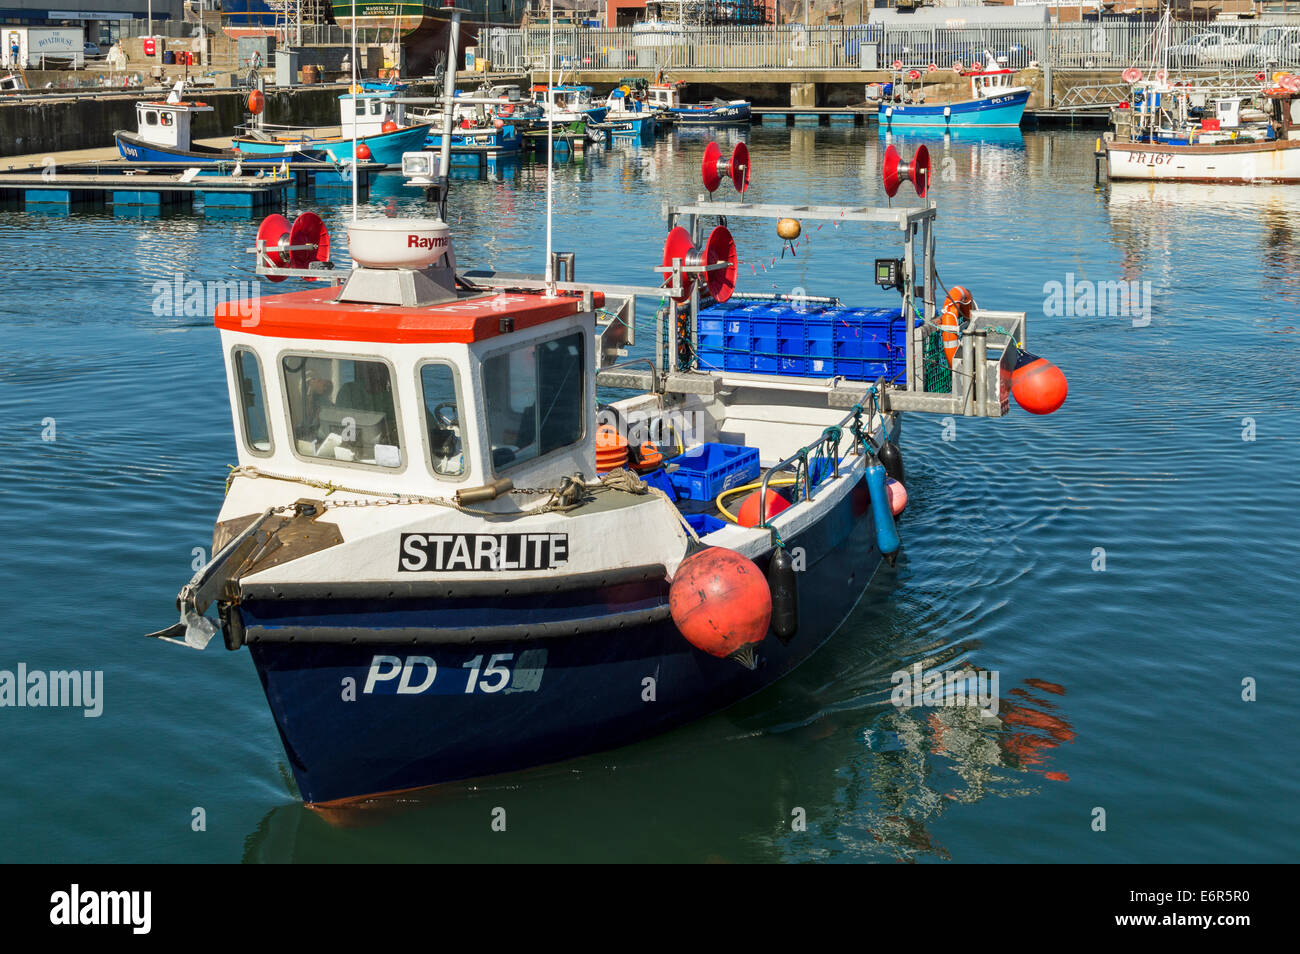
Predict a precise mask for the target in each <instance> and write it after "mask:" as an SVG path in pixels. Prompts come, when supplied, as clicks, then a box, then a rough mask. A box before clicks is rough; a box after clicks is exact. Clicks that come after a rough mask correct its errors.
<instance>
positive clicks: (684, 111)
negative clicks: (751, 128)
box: [646, 81, 751, 126]
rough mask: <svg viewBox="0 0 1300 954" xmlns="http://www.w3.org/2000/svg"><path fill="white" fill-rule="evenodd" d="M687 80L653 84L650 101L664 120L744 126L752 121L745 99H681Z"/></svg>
mask: <svg viewBox="0 0 1300 954" xmlns="http://www.w3.org/2000/svg"><path fill="white" fill-rule="evenodd" d="M684 85H685V84H684V83H681V82H675V83H674V82H668V81H660V82H658V83H651V84H650V88H649V90H648V98H647V101H646V102H647V104H648V105H649V107H650V109H652V110H654V111H655V112H656V113H657V114H658V115H659V116H660V118H662V119H663V120H664V121H665V122H670V123H675V124H677V125H681V126H744V125H748V124H749V120H750V109H751V104H750V102H749V100H746V99H715V100H713V102H711V103H692V104H686V103H683V102H682V87H683V86H684Z"/></svg>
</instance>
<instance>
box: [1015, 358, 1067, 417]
mask: <svg viewBox="0 0 1300 954" xmlns="http://www.w3.org/2000/svg"><path fill="white" fill-rule="evenodd" d="M1069 391H1070V386H1069V384H1068V383H1067V382H1066V380H1065V374H1064V373H1063V372H1062V371H1061V369H1060V368H1058V367H1057V366H1056V365H1054V364H1052V362H1050V361H1048V360H1047V359H1046V358H1040V357H1038V355H1036V354H1030V353H1029V352H1028V351H1022V352H1020V360H1019V361H1017V362H1016V366H1015V369H1014V370H1013V371H1012V372H1011V394H1012V396H1014V397H1015V399H1016V403H1017V404H1019V405H1020V406H1021V407H1023V408H1024V409H1025V410H1026V411H1028V412H1029V413H1030V414H1051V413H1052V412H1053V411H1055V410H1056V409H1057V408H1059V407H1060V406H1061V405H1062V404H1064V403H1065V396H1066V395H1067V394H1068V393H1069Z"/></svg>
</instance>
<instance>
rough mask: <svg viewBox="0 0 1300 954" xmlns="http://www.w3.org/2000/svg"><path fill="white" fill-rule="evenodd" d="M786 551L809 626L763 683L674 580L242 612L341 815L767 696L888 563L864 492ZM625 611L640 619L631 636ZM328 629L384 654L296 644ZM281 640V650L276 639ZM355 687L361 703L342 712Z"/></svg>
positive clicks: (281, 705)
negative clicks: (674, 606) (692, 630)
mask: <svg viewBox="0 0 1300 954" xmlns="http://www.w3.org/2000/svg"><path fill="white" fill-rule="evenodd" d="M786 543H787V546H788V547H789V548H790V549H791V552H792V553H796V552H797V550H796V548H798V547H802V548H803V551H804V553H805V554H806V555H807V560H808V567H807V569H806V570H804V571H803V572H801V573H798V574H796V578H797V585H798V592H799V629H798V632H797V633H796V634H795V635H794V637H793V638H792V639H791V641H790V642H789V644H782V643H781V641H780V640H778V639H777V638H776V637H775V636H774V635H772V634H771V633H769V634H768V636H767V638H766V639H765V640H764V641H763V642H762V644H761V645H760V646H759V647H758V656H759V660H760V661H759V666H758V668H757V669H756V670H753V671H750V670H746V669H744V668H743V667H741V666H740V665H738V664H737V663H736V662H734V661H732V660H725V659H716V658H714V657H712V656H709V655H707V654H705V653H703V652H701V651H699V650H697V649H695V648H693V647H692V646H691V645H690V644H688V643H687V642H686V640H685V639H683V637H682V636H681V635H680V633H678V631H677V629H676V628H675V627H674V625H673V623H672V621H671V619H670V618H668V616H667V599H668V586H667V584H666V583H665V582H664V581H663V580H662V578H656V577H654V576H653V575H649V576H647V577H646V578H644V579H641V580H639V581H634V582H627V583H620V584H616V585H613V586H608V587H590V586H589V587H588V588H586V589H580V590H571V591H568V592H561V593H534V594H531V595H528V594H521V595H519V596H509V595H507V594H504V593H500V592H497V593H493V594H491V595H489V596H479V597H470V596H462V597H458V598H442V599H433V598H430V599H385V600H383V601H372V602H365V601H360V600H347V599H329V600H316V601H293V600H285V599H274V600H261V601H251V602H250V601H247V600H246V601H245V602H243V603H242V604H241V605H240V607H239V610H238V612H239V613H240V619H241V621H242V623H243V625H244V627H245V630H246V632H247V634H248V635H247V639H248V642H249V648H250V651H251V653H252V657H253V661H254V663H255V664H256V666H257V671H258V675H259V676H260V678H261V681H262V686H263V688H264V689H265V691H266V696H267V699H268V701H269V703H270V706H271V711H272V713H273V715H274V717H275V721H276V725H277V727H278V728H279V730H280V735H281V739H282V740H283V742H284V747H285V751H286V753H287V754H288V757H289V763H290V765H291V766H292V769H293V772H294V776H295V778H296V779H297V782H298V787H299V789H300V791H301V794H302V798H303V800H304V801H306V802H309V803H325V802H336V801H346V800H349V799H352V798H357V797H362V796H366V795H371V794H378V793H385V792H394V791H401V790H407V789H412V788H418V787H423V786H428V785H433V784H437V783H439V782H446V781H451V780H454V779H464V778H475V777H479V776H486V775H494V774H498V773H502V772H510V771H515V770H518V769H523V768H527V767H530V766H535V765H541V764H546V763H550V762H556V761H560V760H563V759H568V758H573V757H576V756H580V755H584V754H588V753H592V752H598V751H602V750H606V749H611V748H615V747H617V746H621V745H626V744H628V743H631V742H635V741H638V740H640V739H644V738H647V737H649V736H652V735H655V734H658V733H660V732H664V731H667V730H669V729H672V728H674V727H677V726H680V725H683V724H685V723H687V722H690V721H692V720H694V719H697V718H699V717H701V716H704V715H707V714H709V713H712V712H716V711H718V710H720V709H723V708H725V707H726V706H728V705H730V704H732V703H734V702H736V701H738V700H740V699H742V698H744V697H746V696H748V695H750V694H752V693H754V692H757V691H759V690H760V689H763V688H764V687H766V686H768V685H770V684H771V683H773V682H774V681H776V680H777V679H779V678H780V677H781V676H783V675H785V674H786V673H788V672H789V671H790V670H792V669H793V668H794V667H795V666H797V665H798V664H799V663H801V662H802V661H803V660H804V659H805V658H807V657H808V656H809V655H811V654H812V653H813V652H814V651H815V650H816V649H817V648H818V647H819V646H821V645H822V643H824V642H825V641H826V639H827V638H829V636H830V635H831V634H832V633H833V632H834V631H835V630H836V629H837V628H838V627H839V625H840V624H841V623H842V622H843V621H844V619H845V618H846V617H847V616H848V614H849V612H850V611H851V610H852V609H853V607H854V606H855V605H856V603H857V601H858V599H859V598H860V596H861V594H862V592H863V590H864V589H865V588H866V586H867V584H868V583H869V582H870V580H871V578H872V576H873V575H874V573H875V571H876V568H877V567H878V566H879V564H880V561H881V554H880V551H879V549H878V548H877V546H876V533H875V529H874V525H873V523H872V518H871V508H870V505H869V501H868V497H867V492H866V483H865V481H863V480H861V479H859V481H858V483H857V485H856V486H855V487H854V488H853V489H852V490H851V491H850V492H848V493H847V494H845V495H844V496H843V497H842V498H840V499H839V500H838V501H837V502H836V503H834V504H833V505H832V506H831V507H830V508H829V509H828V511H827V512H826V514H825V515H824V516H823V517H822V519H821V520H819V521H818V522H817V523H816V524H814V525H813V526H811V527H809V528H808V529H807V530H805V531H804V532H803V533H801V534H799V535H798V536H796V537H794V538H792V539H790V540H788V541H786ZM766 560H767V557H766V556H765V557H763V558H762V559H760V560H759V561H757V562H758V563H759V564H760V566H765V565H766ZM620 614H621V615H622V616H623V618H624V619H628V618H634V617H638V616H639V617H640V618H641V619H642V620H643V621H642V622H639V623H632V624H629V625H626V626H622V627H619V626H616V625H615V624H614V622H613V620H615V619H617V618H618V617H619V616H620ZM593 619H595V620H600V621H602V623H603V622H604V621H609V623H608V625H606V626H605V628H603V629H596V630H594V631H589V632H584V633H583V634H581V635H568V636H549V637H545V638H538V635H537V632H536V630H534V633H533V638H527V639H525V638H518V639H507V640H504V641H481V642H474V643H468V642H466V641H464V640H463V639H462V640H461V641H459V642H456V643H434V642H425V643H421V644H413V643H412V640H411V638H410V637H409V636H398V635H397V632H398V631H399V630H402V629H403V628H405V633H406V634H409V633H411V632H412V631H413V630H414V629H418V628H420V627H422V626H424V627H429V626H437V627H439V628H440V629H441V628H443V627H447V628H453V629H462V628H469V629H480V631H481V628H482V627H491V626H493V625H496V626H509V625H511V624H518V623H524V624H527V625H528V626H530V627H538V628H540V627H541V626H542V624H545V623H548V622H549V623H554V624H556V625H557V627H559V628H561V629H569V630H572V629H573V628H574V627H576V626H579V625H580V624H581V621H582V620H593ZM330 629H333V630H334V631H335V632H336V633H337V632H351V633H359V632H362V631H366V632H367V636H366V639H367V640H369V639H372V638H377V640H378V641H375V642H369V641H367V642H365V643H364V644H361V645H358V644H355V643H352V642H351V641H350V640H348V639H346V638H345V639H344V640H343V641H341V642H339V641H336V642H330V643H326V642H312V641H311V639H310V637H309V636H304V637H303V638H299V637H298V636H295V638H294V641H293V642H288V641H286V640H287V638H288V635H289V634H290V633H291V632H292V633H299V634H301V633H303V632H304V631H312V630H315V631H317V632H325V631H327V630H330ZM386 630H392V631H394V638H393V639H392V640H391V641H389V640H386V639H385V638H384V637H385V631H386ZM513 632H514V631H512V634H513ZM259 633H260V634H261V635H260V636H259V635H258V634H259ZM274 633H278V634H279V635H278V636H274V637H273V638H275V639H277V640H278V641H265V639H266V638H267V636H268V635H269V634H274ZM370 634H373V636H372V635H370ZM493 657H496V658H495V659H493ZM494 664H495V665H496V666H497V667H498V670H497V671H496V672H495V674H493V673H492V669H491V667H492V666H493V665H494ZM407 669H410V675H409V677H408V676H407V674H406V670H407ZM399 671H401V672H402V674H403V675H402V677H401V679H399V678H398V676H397V675H396V674H397V672H399ZM376 673H378V676H375V675H374V674H376ZM379 677H384V678H379ZM648 679H649V680H652V684H653V697H652V698H651V697H650V696H649V695H648V693H649V692H650V690H648V689H647V686H648V685H649V684H648V683H647V680H648ZM402 680H406V682H407V684H408V685H407V689H406V691H399V689H401V683H402ZM349 685H352V686H354V687H355V688H354V690H353V692H354V696H355V701H347V698H346V696H347V693H346V687H347V686H349ZM413 689H418V690H419V691H413ZM367 690H369V691H367Z"/></svg>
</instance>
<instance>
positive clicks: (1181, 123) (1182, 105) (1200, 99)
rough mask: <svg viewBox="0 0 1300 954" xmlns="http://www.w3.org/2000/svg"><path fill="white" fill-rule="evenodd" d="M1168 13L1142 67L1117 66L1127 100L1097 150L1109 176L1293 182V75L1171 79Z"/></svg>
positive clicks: (1299, 81) (1298, 152) (1296, 162)
mask: <svg viewBox="0 0 1300 954" xmlns="http://www.w3.org/2000/svg"><path fill="white" fill-rule="evenodd" d="M1169 23H1170V20H1169V12H1168V11H1166V12H1165V14H1164V16H1163V17H1162V19H1161V21H1160V23H1159V24H1158V25H1157V27H1156V30H1155V31H1154V33H1153V35H1152V44H1153V48H1152V54H1151V57H1150V59H1149V60H1148V62H1147V64H1146V67H1145V68H1141V67H1137V66H1132V67H1130V68H1129V69H1127V70H1125V71H1124V74H1123V78H1124V81H1125V82H1126V83H1128V84H1129V87H1130V92H1129V97H1128V100H1127V101H1125V102H1123V103H1121V104H1120V105H1119V106H1118V107H1117V108H1115V109H1113V110H1112V111H1111V120H1112V123H1113V124H1114V127H1115V129H1114V133H1113V134H1107V135H1106V136H1105V137H1103V141H1102V142H1100V143H1099V144H1098V145H1099V150H1098V155H1099V158H1104V160H1105V164H1106V171H1107V174H1108V175H1109V177H1110V178H1111V179H1113V180H1117V181H1121V180H1152V181H1172V182H1219V183H1255V182H1276V183H1300V75H1297V74H1294V73H1291V72H1287V71H1277V72H1273V73H1272V74H1269V73H1265V72H1259V73H1257V74H1255V76H1254V77H1253V80H1252V79H1250V78H1245V77H1243V78H1241V79H1238V80H1235V81H1230V82H1224V81H1223V80H1222V79H1217V80H1215V81H1213V82H1202V81H1199V80H1197V79H1178V78H1175V77H1174V76H1173V75H1172V74H1171V72H1170V66H1169V63H1170V52H1169V47H1168V38H1169Z"/></svg>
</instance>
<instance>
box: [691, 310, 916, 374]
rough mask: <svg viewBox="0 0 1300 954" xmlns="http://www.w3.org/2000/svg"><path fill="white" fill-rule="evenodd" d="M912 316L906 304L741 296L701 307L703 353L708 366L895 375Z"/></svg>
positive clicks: (902, 359)
mask: <svg viewBox="0 0 1300 954" xmlns="http://www.w3.org/2000/svg"><path fill="white" fill-rule="evenodd" d="M906 324H907V323H906V322H905V321H904V320H903V315H902V312H901V310H900V309H898V308H850V307H847V306H843V305H826V304H821V303H808V302H803V303H796V302H793V301H782V300H779V299H766V300H743V299H742V300H741V301H739V302H737V301H736V300H734V299H733V300H732V301H730V302H727V303H725V304H722V305H713V306H710V307H709V308H706V309H704V310H703V311H701V312H700V315H699V324H698V326H697V331H698V350H697V357H698V362H699V367H700V368H702V369H704V370H726V371H739V372H746V371H748V372H754V373H758V374H782V375H791V376H795V377H821V378H825V377H830V376H831V375H841V376H843V377H846V378H851V379H853V380H874V379H875V378H878V377H880V376H882V375H883V376H884V377H886V378H891V379H892V378H897V377H899V376H900V375H901V374H902V373H903V370H904V365H905V357H904V355H905V348H906V336H907V327H906Z"/></svg>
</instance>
